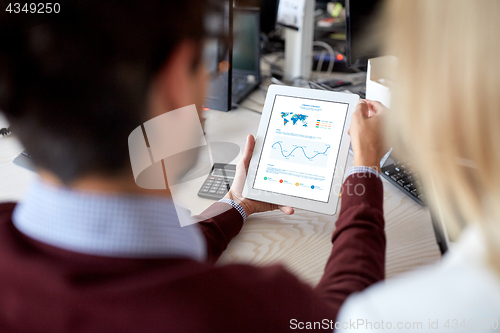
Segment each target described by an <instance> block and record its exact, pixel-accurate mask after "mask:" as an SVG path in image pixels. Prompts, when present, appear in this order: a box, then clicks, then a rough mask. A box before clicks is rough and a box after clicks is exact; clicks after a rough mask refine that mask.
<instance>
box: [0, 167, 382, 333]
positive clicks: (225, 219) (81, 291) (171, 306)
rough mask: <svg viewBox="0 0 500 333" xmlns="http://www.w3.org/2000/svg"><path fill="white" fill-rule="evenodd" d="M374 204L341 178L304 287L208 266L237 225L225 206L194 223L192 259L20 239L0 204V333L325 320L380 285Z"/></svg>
mask: <svg viewBox="0 0 500 333" xmlns="http://www.w3.org/2000/svg"><path fill="white" fill-rule="evenodd" d="M360 175H362V174H360ZM366 177H368V176H367V175H366ZM357 184H361V185H363V186H364V193H363V194H362V195H359V196H358V195H356V194H355V193H354V191H353V188H354V186H355V185H357ZM347 186H348V187H350V190H349V188H348V187H347ZM357 189H358V191H357V192H358V193H360V192H361V188H360V187H359V186H358V187H357ZM382 201H383V190H382V183H381V181H380V180H379V179H377V178H374V177H373V176H372V177H371V178H358V176H357V175H356V174H355V175H353V176H350V177H349V178H348V179H347V180H346V183H345V184H344V193H343V197H342V206H341V211H340V214H339V218H338V220H337V223H336V230H335V232H334V234H333V238H332V241H333V244H334V246H333V249H332V252H331V255H330V258H329V259H328V262H327V264H326V267H325V273H324V275H323V277H322V279H321V281H320V282H319V284H318V285H317V286H316V288H314V289H313V288H311V287H309V286H308V285H306V284H304V283H301V282H300V281H299V280H297V278H296V277H295V276H293V275H292V274H290V273H289V272H287V271H286V270H285V269H284V268H283V267H282V266H269V267H253V266H249V265H225V266H214V265H213V264H212V263H213V262H215V261H216V260H217V258H219V256H220V255H221V253H222V252H223V251H224V250H225V249H226V247H227V244H228V243H229V241H230V240H231V239H232V238H233V237H234V236H236V235H237V234H238V232H239V231H240V229H241V227H242V225H243V222H242V217H241V215H240V214H239V213H238V211H237V210H235V209H231V210H229V211H225V212H223V213H222V214H220V215H219V216H217V217H215V218H209V219H206V220H204V221H203V222H201V223H199V226H200V227H201V228H202V230H203V233H204V234H205V236H206V239H207V246H208V261H207V262H197V261H195V260H191V259H183V258H175V259H172V258H170V259H117V258H108V257H99V256H92V255H84V254H80V253H75V252H69V251H65V250H62V249H59V248H56V247H53V246H50V245H47V244H43V243H40V242H38V241H35V240H33V239H30V238H29V237H27V236H25V235H23V234H22V233H20V232H19V231H18V230H17V229H16V228H15V227H14V225H13V224H12V218H11V216H12V211H13V209H14V207H15V204H2V205H0V332H2V333H7V332H283V331H289V330H290V327H291V320H293V319H295V320H296V323H298V322H321V321H323V319H325V321H323V322H322V323H326V322H327V321H329V320H332V321H334V320H335V317H336V315H337V311H338V310H339V307H340V306H341V304H342V303H343V301H344V300H345V299H346V297H347V296H349V294H351V293H352V292H355V291H360V290H363V289H364V288H366V287H367V286H369V285H371V284H373V283H375V282H377V281H379V280H382V279H383V278H384V263H385V261H384V257H385V235H384V219H383V212H382ZM221 205H226V204H223V203H216V204H214V205H212V206H211V207H210V208H208V209H207V210H206V211H205V212H204V213H202V214H201V217H202V218H203V216H204V215H206V216H214V215H217V214H216V213H217V212H218V211H224V210H225V208H226V206H221ZM293 323H295V322H293ZM292 326H294V325H292ZM316 328H319V327H318V326H316Z"/></svg>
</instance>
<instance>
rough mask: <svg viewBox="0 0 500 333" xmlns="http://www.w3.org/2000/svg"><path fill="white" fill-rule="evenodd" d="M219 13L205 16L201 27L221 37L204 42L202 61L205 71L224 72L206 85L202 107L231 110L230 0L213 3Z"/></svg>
mask: <svg viewBox="0 0 500 333" xmlns="http://www.w3.org/2000/svg"><path fill="white" fill-rule="evenodd" d="M217 5H218V6H220V10H217V11H215V10H214V11H210V12H208V13H207V14H206V17H205V27H206V29H207V31H208V32H209V35H210V34H212V35H219V36H221V37H223V38H220V39H214V38H209V39H208V40H207V42H206V43H205V48H204V58H205V63H206V64H207V67H208V70H209V71H210V72H211V73H213V72H216V71H219V70H220V69H221V68H223V69H224V70H223V71H222V72H221V73H220V74H219V75H217V76H214V77H213V79H212V80H211V81H210V83H209V87H208V93H207V97H206V99H205V103H204V105H203V106H204V107H206V108H209V109H213V110H219V111H229V110H231V81H232V60H233V59H232V57H233V56H232V45H231V43H232V40H233V1H232V0H224V1H220V2H218V3H217Z"/></svg>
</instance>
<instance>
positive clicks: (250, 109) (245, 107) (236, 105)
mask: <svg viewBox="0 0 500 333" xmlns="http://www.w3.org/2000/svg"><path fill="white" fill-rule="evenodd" d="M234 107H236V108H241V109H246V110H249V111H252V112H256V113H258V114H262V111H258V110H255V109H252V108H249V107H248V106H244V105H241V104H236V103H233V108H234Z"/></svg>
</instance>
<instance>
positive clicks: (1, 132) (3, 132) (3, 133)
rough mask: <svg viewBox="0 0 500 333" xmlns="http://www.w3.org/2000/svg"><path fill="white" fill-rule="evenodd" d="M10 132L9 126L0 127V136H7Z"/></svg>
mask: <svg viewBox="0 0 500 333" xmlns="http://www.w3.org/2000/svg"><path fill="white" fill-rule="evenodd" d="M11 134H12V131H11V130H10V127H7V128H2V129H0V136H7V135H11Z"/></svg>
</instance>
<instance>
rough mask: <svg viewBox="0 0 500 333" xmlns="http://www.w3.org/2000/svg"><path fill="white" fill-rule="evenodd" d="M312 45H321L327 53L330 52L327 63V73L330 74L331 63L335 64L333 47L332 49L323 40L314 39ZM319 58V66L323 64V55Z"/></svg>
mask: <svg viewBox="0 0 500 333" xmlns="http://www.w3.org/2000/svg"><path fill="white" fill-rule="evenodd" d="M313 46H321V47H323V48H324V49H326V50H327V51H328V53H329V54H330V63H329V64H328V70H327V73H328V75H331V74H332V71H333V65H335V51H333V49H332V47H331V46H330V45H328V44H327V43H325V42H322V41H319V40H317V41H314V43H313ZM321 60H322V61H321V66H323V60H324V57H323V58H322V59H321ZM318 65H319V64H318ZM318 67H319V66H318Z"/></svg>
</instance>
